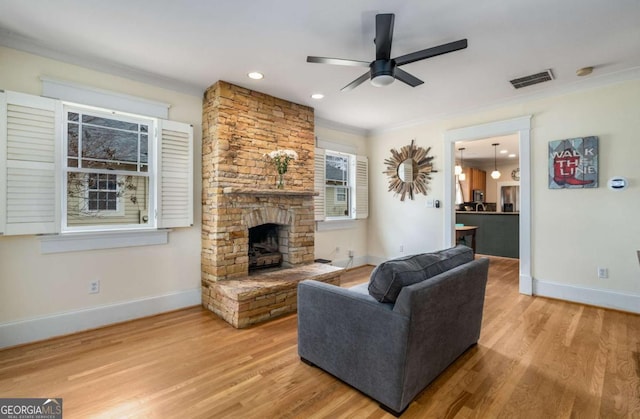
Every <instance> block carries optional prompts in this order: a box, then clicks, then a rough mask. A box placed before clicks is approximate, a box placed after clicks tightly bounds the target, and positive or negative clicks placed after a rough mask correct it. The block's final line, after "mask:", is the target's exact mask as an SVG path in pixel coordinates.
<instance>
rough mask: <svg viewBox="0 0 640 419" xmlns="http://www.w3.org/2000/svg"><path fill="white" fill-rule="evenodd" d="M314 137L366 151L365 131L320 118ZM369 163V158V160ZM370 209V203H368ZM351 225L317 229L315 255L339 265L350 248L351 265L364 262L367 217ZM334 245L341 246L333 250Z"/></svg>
mask: <svg viewBox="0 0 640 419" xmlns="http://www.w3.org/2000/svg"><path fill="white" fill-rule="evenodd" d="M315 134H316V137H317V138H318V139H320V140H324V141H329V142H332V143H338V144H344V145H348V146H351V147H355V149H356V154H358V155H361V156H366V155H367V140H366V137H365V135H364V134H362V133H358V132H357V131H349V130H347V129H341V128H340V127H338V128H333V127H328V126H326V124H323V122H318V121H316V125H315ZM369 165H371V161H369ZM372 176H374V175H372V173H371V166H369V186H371V177H372ZM369 213H371V204H369ZM352 224H353V227H351V228H347V229H341V230H331V231H317V230H316V234H315V241H316V243H315V256H316V258H321V259H329V260H331V261H334V263H336V264H338V265H341V266H343V265H346V263H347V262H349V250H353V251H354V255H355V257H354V263H353V265H354V266H358V265H362V264H364V263H366V260H367V259H366V257H367V255H368V246H367V220H355V221H353V223H352ZM336 248H340V250H339V251H336Z"/></svg>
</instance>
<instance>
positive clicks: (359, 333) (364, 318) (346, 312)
mask: <svg viewBox="0 0 640 419" xmlns="http://www.w3.org/2000/svg"><path fill="white" fill-rule="evenodd" d="M408 328H409V318H408V317H407V316H404V315H402V314H399V313H396V312H394V311H393V306H392V305H390V304H383V303H379V302H377V301H375V300H374V299H373V298H372V297H370V296H369V295H363V294H360V293H357V292H353V291H350V290H348V289H345V288H340V287H336V286H334V285H330V284H325V283H322V282H317V281H313V280H307V281H302V282H300V284H299V285H298V354H299V355H300V357H302V358H303V359H305V360H307V361H309V362H311V363H313V364H315V365H317V366H318V367H320V368H322V369H323V370H325V371H327V372H329V373H330V374H333V375H334V376H336V377H338V378H339V379H341V380H343V381H345V382H346V383H348V384H350V385H352V386H354V387H356V388H357V389H359V390H360V391H362V392H363V393H365V394H368V395H369V396H371V397H372V398H374V399H376V400H378V401H379V402H381V403H383V404H385V405H387V406H389V407H392V408H398V407H399V406H398V400H399V399H400V398H401V397H400V393H401V391H402V382H403V380H404V365H405V354H406V346H407V339H408V336H407V333H408Z"/></svg>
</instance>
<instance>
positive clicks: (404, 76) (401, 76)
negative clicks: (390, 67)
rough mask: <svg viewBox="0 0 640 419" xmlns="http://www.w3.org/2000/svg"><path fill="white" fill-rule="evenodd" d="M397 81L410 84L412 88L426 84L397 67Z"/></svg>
mask: <svg viewBox="0 0 640 419" xmlns="http://www.w3.org/2000/svg"><path fill="white" fill-rule="evenodd" d="M396 79H397V80H400V81H401V82H403V83H406V84H408V85H409V86H411V87H416V86H420V85H421V84H422V83H424V82H423V81H422V80H420V79H419V78H417V77H415V76H412V75H411V74H409V73H407V72H406V71H404V70H401V69H399V68H397V67H396Z"/></svg>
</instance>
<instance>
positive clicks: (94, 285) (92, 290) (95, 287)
mask: <svg viewBox="0 0 640 419" xmlns="http://www.w3.org/2000/svg"><path fill="white" fill-rule="evenodd" d="M99 292H100V280H99V279H96V280H95V281H91V282H89V294H98V293H99Z"/></svg>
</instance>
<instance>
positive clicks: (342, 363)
mask: <svg viewBox="0 0 640 419" xmlns="http://www.w3.org/2000/svg"><path fill="white" fill-rule="evenodd" d="M488 267H489V260H488V259H477V260H474V256H473V251H472V250H471V249H470V248H468V247H466V246H456V247H453V248H451V249H446V250H443V251H440V252H435V253H430V254H422V255H413V256H409V257H405V258H399V259H394V260H390V261H387V262H384V263H382V264H380V265H378V266H377V267H376V268H375V269H374V271H373V272H372V273H371V278H370V281H369V283H365V284H361V285H358V286H355V287H352V288H340V287H337V286H334V285H329V284H325V283H322V282H317V281H312V280H307V281H302V282H301V283H300V284H299V285H298V354H299V355H300V358H301V359H302V360H303V361H304V362H306V363H308V364H311V365H315V366H317V367H319V368H321V369H323V370H325V371H326V372H328V373H330V374H332V375H334V376H335V377H337V378H339V379H341V380H342V381H344V382H346V383H347V384H350V385H351V386H353V387H355V388H356V389H358V390H360V391H361V392H363V393H365V394H366V395H368V396H370V397H371V398H373V399H375V400H377V401H378V402H379V403H380V405H381V407H382V408H384V409H385V410H388V411H390V412H391V413H393V414H395V415H396V416H399V415H400V414H401V413H402V412H403V411H404V410H405V409H406V408H407V407H408V406H409V403H411V401H412V400H413V399H414V398H415V397H416V396H417V395H418V393H420V392H421V391H422V390H423V389H424V388H425V387H426V386H427V385H428V384H429V383H430V382H431V381H433V380H434V379H435V378H436V377H437V376H438V375H439V374H440V373H441V372H442V371H444V370H445V369H446V368H447V367H448V366H449V365H451V363H453V361H455V360H456V358H458V357H459V356H460V355H461V354H463V353H464V352H465V351H466V350H467V349H468V348H469V347H471V346H473V345H474V344H476V343H477V342H478V338H479V337H480V326H481V323H482V309H483V305H484V295H485V286H486V282H487V271H488Z"/></svg>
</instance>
